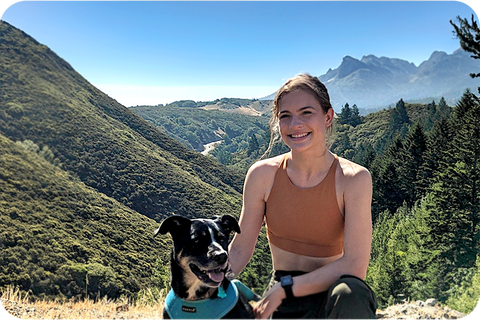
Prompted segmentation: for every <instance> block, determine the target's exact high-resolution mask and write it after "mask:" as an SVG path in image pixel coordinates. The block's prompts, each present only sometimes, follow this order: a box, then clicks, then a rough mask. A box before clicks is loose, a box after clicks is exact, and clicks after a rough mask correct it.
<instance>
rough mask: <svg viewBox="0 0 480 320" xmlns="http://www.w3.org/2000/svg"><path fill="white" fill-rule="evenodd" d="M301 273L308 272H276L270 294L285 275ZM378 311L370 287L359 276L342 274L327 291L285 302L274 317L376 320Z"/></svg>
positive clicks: (271, 282)
mask: <svg viewBox="0 0 480 320" xmlns="http://www.w3.org/2000/svg"><path fill="white" fill-rule="evenodd" d="M302 274H305V272H300V271H275V273H274V275H273V276H272V280H271V281H270V284H269V286H268V288H267V291H268V289H270V288H271V287H272V286H273V285H274V284H275V283H277V282H279V281H280V278H281V277H283V276H286V275H291V276H292V277H295V276H298V275H302ZM376 309H377V302H376V298H375V294H374V293H373V291H372V290H371V289H370V287H369V286H368V285H367V284H366V283H365V282H364V281H363V280H362V279H360V278H358V277H355V276H351V275H343V276H341V277H340V279H338V280H337V281H335V282H334V283H333V284H332V285H331V286H330V288H329V290H327V291H324V292H320V293H316V294H312V295H309V296H305V297H295V299H293V300H291V301H287V299H285V300H283V301H282V304H281V305H280V306H279V307H278V309H277V311H276V312H274V313H273V315H272V318H273V319H300V318H310V319H375V318H376V317H375V312H376Z"/></svg>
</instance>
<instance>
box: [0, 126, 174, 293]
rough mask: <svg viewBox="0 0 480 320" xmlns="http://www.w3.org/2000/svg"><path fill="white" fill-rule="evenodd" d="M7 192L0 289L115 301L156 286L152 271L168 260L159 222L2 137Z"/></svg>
mask: <svg viewBox="0 0 480 320" xmlns="http://www.w3.org/2000/svg"><path fill="white" fill-rule="evenodd" d="M27 145H28V144H27ZM29 145H30V146H32V144H29ZM30 149H31V148H30ZM0 190H1V192H0V213H1V214H0V224H1V226H2V229H1V231H0V248H1V250H0V288H1V287H4V286H5V285H7V284H9V285H15V286H18V287H20V288H21V289H23V290H25V291H28V290H31V292H32V293H33V294H34V295H35V296H39V297H41V296H44V295H46V296H66V297H72V296H74V297H75V296H76V297H80V296H82V297H84V296H85V288H87V289H88V292H87V294H88V295H89V296H90V297H95V296H96V295H97V294H100V295H102V296H103V295H107V296H110V297H115V296H119V295H121V294H132V293H135V292H137V291H139V289H140V288H142V287H145V286H153V285H154V281H155V279H154V277H153V270H152V266H154V265H155V264H156V263H157V260H158V261H167V260H168V258H167V254H166V252H167V251H165V250H163V251H158V248H162V247H165V246H166V245H167V243H166V238H164V239H153V237H152V232H153V230H154V228H156V226H157V223H156V222H155V221H153V220H151V219H149V218H147V217H145V216H143V215H141V214H139V213H137V212H135V211H133V210H132V209H130V208H128V207H126V206H124V205H123V204H121V203H119V202H118V201H116V200H114V199H112V198H110V197H107V196H105V195H104V194H101V193H99V192H97V191H96V190H94V189H92V188H90V187H88V186H86V185H85V184H84V183H83V182H81V181H80V180H79V179H78V178H76V177H74V176H72V175H71V174H69V173H67V172H65V171H63V170H62V169H61V168H59V167H58V166H55V165H54V164H52V163H51V162H49V161H47V160H46V159H45V158H44V157H42V156H41V155H39V154H37V153H36V152H34V151H29V150H27V149H25V147H23V146H22V144H19V143H17V144H16V143H14V142H13V141H11V140H10V139H8V138H6V137H5V136H4V135H3V134H0ZM86 279H88V284H87V283H86V281H87V280H86Z"/></svg>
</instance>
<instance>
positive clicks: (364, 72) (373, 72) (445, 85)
mask: <svg viewBox="0 0 480 320" xmlns="http://www.w3.org/2000/svg"><path fill="white" fill-rule="evenodd" d="M479 69H480V63H479V62H478V61H476V60H474V59H472V58H471V57H470V54H469V53H467V52H465V51H463V50H461V49H458V50H456V51H455V52H454V53H453V54H446V53H445V52H439V51H435V52H434V53H433V54H432V55H431V56H430V58H429V59H428V60H427V61H424V62H422V63H421V64H420V65H419V66H418V67H417V66H415V65H414V64H413V63H410V62H407V61H405V60H401V59H392V58H386V57H380V58H378V57H376V56H374V55H367V56H364V57H363V58H362V59H361V60H357V59H355V58H352V57H350V56H346V57H344V58H343V61H342V63H341V64H340V66H339V67H338V68H336V69H334V70H332V69H330V70H328V72H327V73H326V74H324V75H321V76H319V79H320V80H321V81H322V82H323V83H325V85H326V87H327V88H328V90H329V93H330V98H331V100H332V105H333V106H334V108H335V109H336V110H337V111H339V110H340V108H341V107H342V106H343V105H345V103H349V104H350V105H353V104H356V105H357V106H358V107H359V108H360V109H369V108H380V107H385V106H387V105H390V104H393V103H396V102H397V101H398V100H399V99H403V100H405V101H421V100H422V99H427V100H428V102H431V100H433V99H435V100H437V101H438V100H439V99H440V98H441V97H444V98H445V99H446V100H447V101H452V100H453V101H456V99H459V98H460V97H461V96H462V94H463V92H464V91H465V89H467V88H470V89H471V90H472V91H476V88H477V87H478V86H480V79H472V78H471V77H470V73H471V72H473V71H474V70H479ZM472 70H473V71H472ZM425 102H427V101H425Z"/></svg>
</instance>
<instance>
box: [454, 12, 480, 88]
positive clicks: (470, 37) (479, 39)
mask: <svg viewBox="0 0 480 320" xmlns="http://www.w3.org/2000/svg"><path fill="white" fill-rule="evenodd" d="M457 22H458V25H456V24H455V23H453V22H452V20H450V24H451V25H452V26H453V28H454V29H455V31H454V32H453V34H455V35H456V36H457V38H458V39H460V46H461V47H462V49H463V50H465V51H467V52H470V53H472V54H473V55H472V58H474V59H480V28H479V27H478V24H477V22H476V21H475V19H474V15H473V14H472V20H471V22H468V19H467V18H465V19H462V18H460V17H459V16H457ZM470 76H471V77H472V78H476V77H480V73H470ZM479 91H480V89H479Z"/></svg>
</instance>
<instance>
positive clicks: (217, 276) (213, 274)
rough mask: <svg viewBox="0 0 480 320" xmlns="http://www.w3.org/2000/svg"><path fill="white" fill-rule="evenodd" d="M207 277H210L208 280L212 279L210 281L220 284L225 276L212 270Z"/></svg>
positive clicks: (218, 271)
mask: <svg viewBox="0 0 480 320" xmlns="http://www.w3.org/2000/svg"><path fill="white" fill-rule="evenodd" d="M208 276H209V277H210V279H212V281H215V282H222V281H223V278H224V277H225V274H224V273H223V272H221V271H220V270H212V271H209V272H208Z"/></svg>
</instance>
